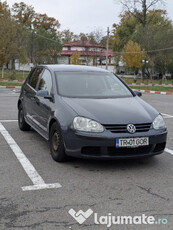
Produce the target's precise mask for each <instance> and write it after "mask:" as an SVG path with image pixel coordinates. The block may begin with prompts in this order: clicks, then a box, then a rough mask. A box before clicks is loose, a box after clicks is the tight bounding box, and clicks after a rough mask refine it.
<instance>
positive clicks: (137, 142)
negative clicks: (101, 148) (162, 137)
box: [116, 137, 149, 148]
mask: <svg viewBox="0 0 173 230" xmlns="http://www.w3.org/2000/svg"><path fill="white" fill-rule="evenodd" d="M147 145H149V138H148V137H140V138H127V139H125V138H123V139H116V147H117V148H120V147H131V148H135V147H139V146H147Z"/></svg>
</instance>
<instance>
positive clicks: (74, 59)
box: [70, 51, 81, 65]
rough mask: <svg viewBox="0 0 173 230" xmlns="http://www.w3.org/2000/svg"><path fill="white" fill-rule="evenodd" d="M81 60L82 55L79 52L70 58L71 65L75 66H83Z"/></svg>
mask: <svg viewBox="0 0 173 230" xmlns="http://www.w3.org/2000/svg"><path fill="white" fill-rule="evenodd" d="M79 58H80V53H79V52H77V51H76V52H74V53H73V55H72V56H71V57H70V63H71V64H73V65H80V64H81V60H80V59H79Z"/></svg>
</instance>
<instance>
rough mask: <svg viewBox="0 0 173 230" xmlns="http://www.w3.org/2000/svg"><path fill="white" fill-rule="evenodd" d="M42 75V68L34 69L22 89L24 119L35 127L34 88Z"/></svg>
mask: <svg viewBox="0 0 173 230" xmlns="http://www.w3.org/2000/svg"><path fill="white" fill-rule="evenodd" d="M42 73H43V68H41V67H38V68H35V69H34V70H33V71H32V73H31V75H30V77H29V80H28V82H27V84H25V86H24V89H23V100H24V103H23V105H24V111H25V117H26V119H27V120H28V121H29V123H31V124H32V125H35V122H34V120H35V116H36V112H35V110H36V105H37V103H36V100H35V98H36V97H35V96H36V92H37V91H36V87H37V84H38V80H39V77H40V76H41V75H42Z"/></svg>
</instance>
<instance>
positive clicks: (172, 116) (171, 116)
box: [162, 113, 173, 118]
mask: <svg viewBox="0 0 173 230" xmlns="http://www.w3.org/2000/svg"><path fill="white" fill-rule="evenodd" d="M162 115H163V117H164V118H173V115H169V114H166V113H162Z"/></svg>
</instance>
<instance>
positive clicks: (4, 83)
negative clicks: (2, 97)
mask: <svg viewBox="0 0 173 230" xmlns="http://www.w3.org/2000/svg"><path fill="white" fill-rule="evenodd" d="M0 86H22V83H17V82H0Z"/></svg>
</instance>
